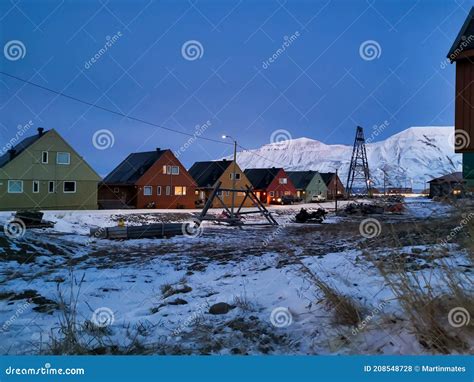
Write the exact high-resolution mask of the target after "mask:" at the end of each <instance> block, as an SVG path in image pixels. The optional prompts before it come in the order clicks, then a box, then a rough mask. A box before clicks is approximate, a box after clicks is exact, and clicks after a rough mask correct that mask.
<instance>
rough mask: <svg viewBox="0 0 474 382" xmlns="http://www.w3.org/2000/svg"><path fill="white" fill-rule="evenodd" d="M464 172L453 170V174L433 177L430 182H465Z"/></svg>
mask: <svg viewBox="0 0 474 382" xmlns="http://www.w3.org/2000/svg"><path fill="white" fill-rule="evenodd" d="M464 182H465V181H464V180H463V176H462V172H460V171H459V172H453V173H451V174H447V175H443V176H440V177H439V178H434V179H431V180H430V181H429V182H428V183H464Z"/></svg>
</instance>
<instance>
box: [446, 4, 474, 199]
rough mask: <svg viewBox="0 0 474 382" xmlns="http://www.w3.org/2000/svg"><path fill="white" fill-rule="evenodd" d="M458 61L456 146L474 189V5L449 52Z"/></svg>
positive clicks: (465, 172)
mask: <svg viewBox="0 0 474 382" xmlns="http://www.w3.org/2000/svg"><path fill="white" fill-rule="evenodd" d="M448 59H449V60H450V61H451V62H455V63H456V95H455V97H456V98H455V113H454V125H455V142H454V149H455V151H456V152H457V153H462V154H463V177H464V180H465V181H466V185H467V187H468V188H469V189H471V190H473V189H474V7H472V8H471V10H470V12H469V14H468V16H467V18H466V20H465V21H464V24H463V25H462V27H461V30H460V31H459V33H458V35H457V37H456V39H455V40H454V42H453V45H452V46H451V49H450V50H449V52H448Z"/></svg>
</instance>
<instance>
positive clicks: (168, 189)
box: [166, 186, 171, 195]
mask: <svg viewBox="0 0 474 382" xmlns="http://www.w3.org/2000/svg"><path fill="white" fill-rule="evenodd" d="M166 195H171V186H166Z"/></svg>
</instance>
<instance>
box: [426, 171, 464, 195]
mask: <svg viewBox="0 0 474 382" xmlns="http://www.w3.org/2000/svg"><path fill="white" fill-rule="evenodd" d="M428 183H429V184H430V198H433V197H461V196H463V195H464V190H465V183H466V182H465V181H464V179H463V177H462V172H453V173H452V174H448V175H444V176H441V177H439V178H435V179H432V180H430V181H429V182H428Z"/></svg>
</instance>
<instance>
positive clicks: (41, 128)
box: [38, 127, 44, 137]
mask: <svg viewBox="0 0 474 382" xmlns="http://www.w3.org/2000/svg"><path fill="white" fill-rule="evenodd" d="M43 134H44V128H43V127H38V135H39V136H40V137H42V136H43Z"/></svg>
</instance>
